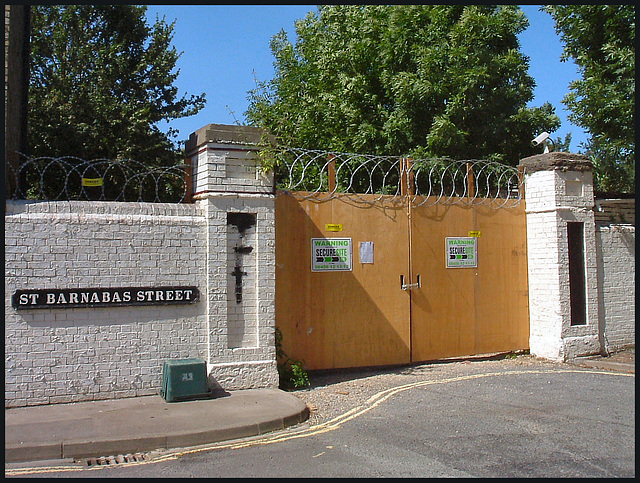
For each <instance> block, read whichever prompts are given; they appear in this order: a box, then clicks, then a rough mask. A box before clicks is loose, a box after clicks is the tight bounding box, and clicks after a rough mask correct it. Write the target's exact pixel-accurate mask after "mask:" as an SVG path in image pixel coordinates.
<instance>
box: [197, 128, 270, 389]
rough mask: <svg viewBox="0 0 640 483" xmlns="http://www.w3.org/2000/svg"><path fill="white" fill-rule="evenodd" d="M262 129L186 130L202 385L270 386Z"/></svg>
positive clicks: (267, 208) (267, 231)
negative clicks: (202, 322) (200, 224)
mask: <svg viewBox="0 0 640 483" xmlns="http://www.w3.org/2000/svg"><path fill="white" fill-rule="evenodd" d="M261 135H262V132H261V131H260V130H259V129H257V128H253V127H249V126H228V125H220V124H209V125H207V126H204V127H203V128H201V129H199V130H198V131H196V132H194V133H192V134H191V136H190V137H189V140H188V141H187V144H186V149H185V153H186V161H187V164H190V165H191V170H190V171H191V173H190V178H191V184H192V187H191V199H192V200H193V202H194V203H196V204H197V205H199V207H200V209H201V210H202V214H203V217H204V220H205V225H206V232H207V234H206V243H207V249H206V254H207V255H206V260H203V264H204V265H205V267H206V268H205V271H206V280H207V287H206V297H205V300H206V318H207V324H208V331H207V332H208V341H207V345H208V361H207V363H208V372H209V386H210V387H213V388H215V387H219V388H222V389H247V388H259V387H278V382H279V381H278V372H277V367H276V356H275V339H274V336H275V332H274V331H275V194H274V193H275V192H274V180H273V176H272V174H265V173H263V172H262V170H260V169H259V166H258V163H257V154H258V151H259V150H260V147H259V142H260V139H261Z"/></svg>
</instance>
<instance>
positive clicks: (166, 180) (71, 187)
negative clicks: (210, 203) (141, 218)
mask: <svg viewBox="0 0 640 483" xmlns="http://www.w3.org/2000/svg"><path fill="white" fill-rule="evenodd" d="M17 154H18V155H19V157H20V163H19V165H18V167H14V166H12V165H11V163H9V162H7V163H5V164H6V167H7V168H6V176H7V183H8V185H9V189H8V192H7V197H10V198H13V199H28V200H38V201H129V202H149V203H181V202H183V201H184V200H185V197H186V195H187V190H188V183H187V170H186V168H187V166H185V165H184V164H176V165H173V166H154V165H151V164H148V163H143V162H140V161H136V160H133V159H115V160H114V159H92V160H84V159H81V158H77V157H74V156H65V157H47V156H43V157H33V158H32V157H28V156H25V155H23V154H20V153H17Z"/></svg>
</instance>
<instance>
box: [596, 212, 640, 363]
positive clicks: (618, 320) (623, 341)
mask: <svg viewBox="0 0 640 483" xmlns="http://www.w3.org/2000/svg"><path fill="white" fill-rule="evenodd" d="M635 241H636V228H635V226H632V225H618V224H606V225H601V226H598V230H597V232H596V242H597V248H598V260H599V265H598V279H599V283H600V299H599V303H600V312H601V317H602V319H603V321H604V333H603V344H604V347H605V350H606V351H607V352H615V351H616V350H619V349H622V348H624V347H628V346H631V345H633V346H635V340H636V323H635V320H636V313H635V295H636V285H635V272H636V270H635V266H636V257H635Z"/></svg>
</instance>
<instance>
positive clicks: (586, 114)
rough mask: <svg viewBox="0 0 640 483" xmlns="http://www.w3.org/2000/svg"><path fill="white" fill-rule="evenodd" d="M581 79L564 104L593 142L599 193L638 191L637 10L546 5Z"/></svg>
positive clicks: (590, 149) (590, 146)
mask: <svg viewBox="0 0 640 483" xmlns="http://www.w3.org/2000/svg"><path fill="white" fill-rule="evenodd" d="M544 9H545V11H546V12H548V13H549V14H550V15H551V16H552V17H553V20H554V21H555V28H556V31H557V32H558V34H559V35H560V37H561V39H562V41H563V42H564V44H565V47H564V52H563V54H562V57H561V59H562V60H567V59H569V58H572V59H573V60H574V61H575V63H576V65H577V66H578V69H579V71H580V76H581V78H580V79H579V80H576V81H573V82H572V83H571V84H569V89H570V92H569V93H568V94H567V95H566V96H565V98H564V99H563V103H564V104H565V105H566V106H567V107H568V108H569V110H570V111H571V114H570V115H569V119H570V120H571V121H572V122H574V123H575V124H577V125H579V126H582V127H583V128H585V129H586V130H587V131H588V132H589V133H590V134H591V138H590V140H589V141H588V143H587V145H586V146H585V147H586V149H587V154H588V155H589V156H590V157H591V159H592V161H593V162H594V166H595V177H596V188H597V189H599V190H603V191H621V192H627V193H633V192H634V191H635V117H634V115H635V86H636V84H635V6H634V5H546V6H545V7H544Z"/></svg>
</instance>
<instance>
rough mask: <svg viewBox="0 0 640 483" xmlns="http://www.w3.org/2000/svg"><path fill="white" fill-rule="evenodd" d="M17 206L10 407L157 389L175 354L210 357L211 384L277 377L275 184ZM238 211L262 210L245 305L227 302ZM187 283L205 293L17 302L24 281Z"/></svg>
mask: <svg viewBox="0 0 640 483" xmlns="http://www.w3.org/2000/svg"><path fill="white" fill-rule="evenodd" d="M6 206H7V209H6V216H5V406H6V407H13V406H26V405H37V404H50V403H62V402H74V401H85V400H97V399H109V398H119V397H132V396H142V395H151V394H157V392H158V390H159V388H160V386H161V382H162V366H163V363H164V361H166V360H169V359H181V358H194V357H197V358H202V359H205V360H206V361H207V367H208V372H209V381H208V383H209V386H210V387H211V388H212V389H216V388H222V389H228V390H234V389H245V388H250V387H277V386H278V374H277V370H276V360H275V341H274V326H275V307H274V304H275V213H274V210H275V208H274V206H275V205H274V199H273V196H272V195H250V194H246V195H236V194H231V193H211V194H208V195H205V196H202V197H201V198H200V199H199V200H198V201H196V203H195V204H192V205H188V204H179V205H177V204H153V203H112V202H38V203H33V202H20V201H7V205H6ZM228 212H243V213H251V214H253V215H254V216H255V219H256V226H255V229H254V231H253V233H252V239H251V240H250V241H249V243H251V244H252V246H253V247H254V251H253V252H252V254H251V257H250V258H251V260H252V261H251V263H250V264H249V265H247V266H246V267H245V271H246V272H247V273H251V274H252V275H251V276H249V277H248V278H249V279H250V280H248V283H247V284H246V289H247V297H248V298H247V300H250V301H251V304H247V306H248V309H247V310H246V311H245V310H244V309H243V311H241V312H236V315H234V314H230V313H229V310H228V307H229V305H230V304H229V303H228V293H227V292H228V288H229V286H228V276H227V273H228V272H229V260H230V259H231V258H232V257H233V255H230V254H229V249H233V246H232V245H233V244H232V243H230V240H232V239H233V237H234V236H235V235H234V234H233V233H232V232H230V231H229V227H228V225H227V213H228ZM246 282H247V280H245V283H246ZM176 285H183V286H187V285H189V286H191V285H192V286H196V287H198V289H199V291H200V300H199V301H198V302H197V303H195V304H191V305H174V306H171V305H160V306H129V307H100V308H95V307H94V308H57V309H34V310H19V311H18V310H16V309H14V308H13V307H12V306H11V296H12V294H13V293H15V291H16V290H24V289H53V288H57V289H59V288H116V287H159V286H176ZM251 292H253V293H251ZM238 314H240V315H239V316H238ZM234 317H235V319H234ZM229 320H231V324H229V323H228V321H229ZM240 323H242V324H243V327H242V329H243V333H242V336H241V337H239V336H238V334H240V332H239V324H240Z"/></svg>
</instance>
